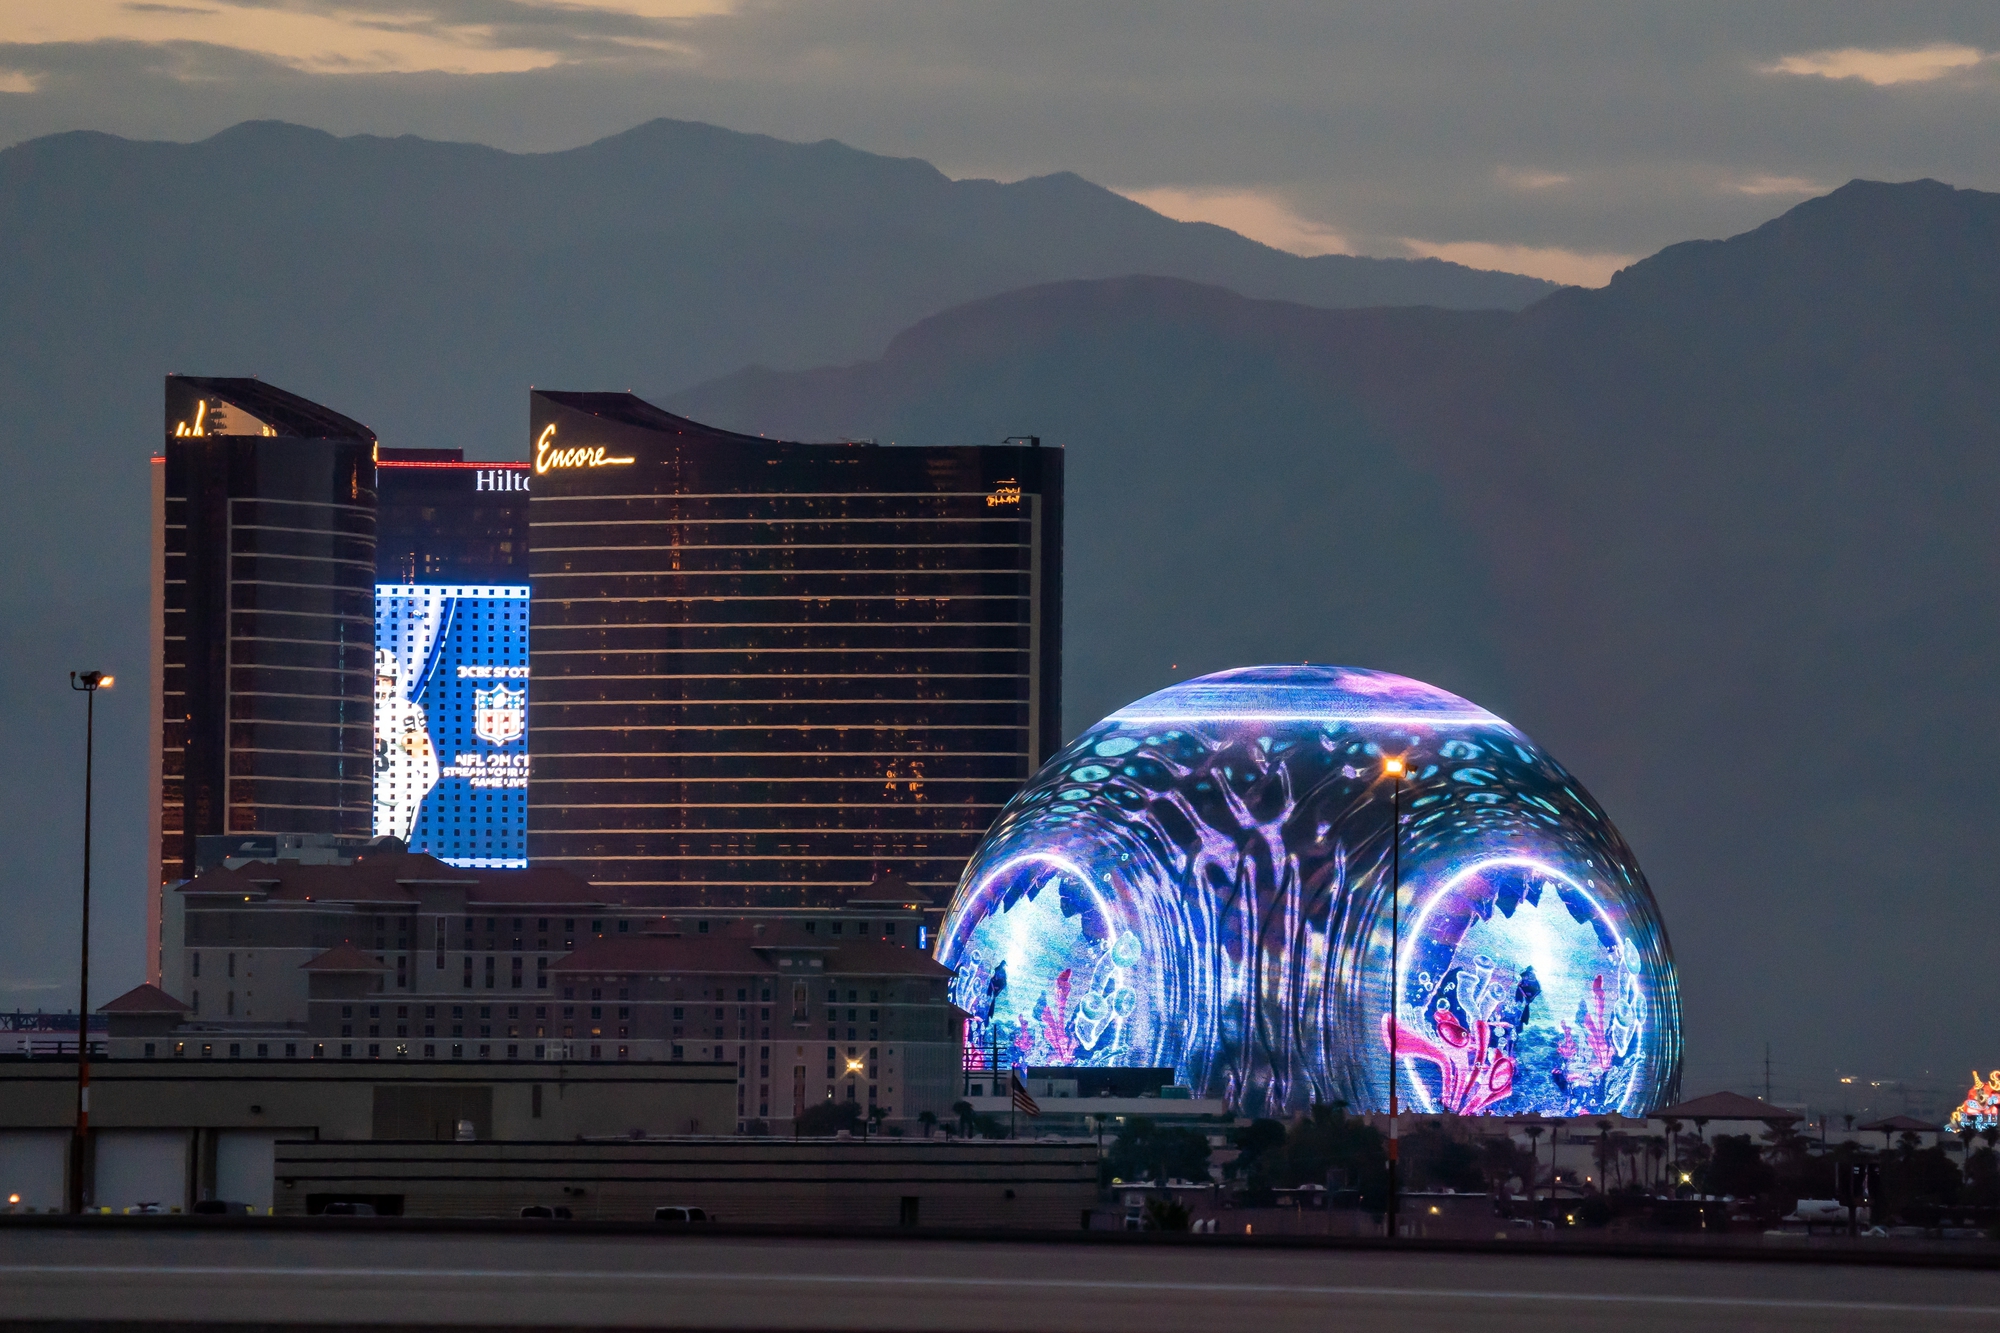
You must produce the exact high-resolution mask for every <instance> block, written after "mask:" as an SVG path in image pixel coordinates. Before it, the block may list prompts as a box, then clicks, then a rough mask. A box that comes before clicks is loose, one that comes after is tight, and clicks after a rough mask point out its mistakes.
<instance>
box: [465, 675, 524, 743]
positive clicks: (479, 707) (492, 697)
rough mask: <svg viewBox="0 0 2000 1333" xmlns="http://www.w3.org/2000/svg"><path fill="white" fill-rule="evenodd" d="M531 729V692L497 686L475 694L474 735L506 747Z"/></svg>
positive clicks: (473, 697) (474, 692) (473, 693)
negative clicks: (529, 717) (529, 704)
mask: <svg viewBox="0 0 2000 1333" xmlns="http://www.w3.org/2000/svg"><path fill="white" fill-rule="evenodd" d="M527 729H528V692H527V691H526V690H510V689H508V688H507V687H506V686H505V685H495V686H494V687H493V688H492V689H490V690H474V691H473V692H472V732H473V734H474V735H475V736H477V737H479V739H480V740H482V741H487V742H489V743H491V744H493V745H505V744H507V743H508V742H510V741H518V740H520V739H521V736H522V734H523V733H524V732H526V731H527Z"/></svg>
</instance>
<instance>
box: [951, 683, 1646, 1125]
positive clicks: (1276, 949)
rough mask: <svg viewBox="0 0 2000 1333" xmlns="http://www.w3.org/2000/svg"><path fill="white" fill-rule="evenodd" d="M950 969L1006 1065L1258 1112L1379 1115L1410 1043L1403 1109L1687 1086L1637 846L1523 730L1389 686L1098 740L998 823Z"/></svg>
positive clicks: (1242, 691) (1443, 695)
mask: <svg viewBox="0 0 2000 1333" xmlns="http://www.w3.org/2000/svg"><path fill="white" fill-rule="evenodd" d="M1399 766H1400V768H1401V769H1402V772H1401V774H1400V776H1399V775H1398V774H1397V773H1396V772H1395V770H1396V769H1397V768H1398V767H1399ZM1398 811H1400V836H1398V835H1397V830H1398V827H1399V826H1398V815H1397V812H1398ZM1392 884H1394V885H1400V892H1399V893H1397V894H1395V895H1393V896H1394V898H1395V901H1396V903H1397V904H1398V906H1397V910H1396V911H1394V912H1392V910H1391V904H1392ZM1392 941H1394V945H1393V947H1392ZM938 958H939V960H940V961H942V962H943V963H945V964H946V965H947V966H949V967H952V968H954V969H955V973H956V974H955V976H954V979H953V981H952V996H953V999H954V1000H955V1001H956V1003H957V1004H958V1005H959V1006H960V1007H961V1008H962V1009H964V1010H965V1011H966V1012H967V1013H969V1014H971V1015H972V1019H971V1023H970V1030H969V1031H968V1033H967V1042H968V1045H970V1046H972V1047H974V1048H977V1049H980V1050H990V1051H995V1052H997V1054H998V1057H999V1059H1000V1062H1001V1063H1002V1064H1003V1065H1036V1066H1040V1065H1086V1066H1165V1067H1171V1068H1173V1069H1174V1070H1175V1071H1176V1073H1177V1074H1178V1076H1179V1078H1180V1081H1181V1082H1183V1083H1185V1084H1187V1085H1189V1086H1191V1087H1192V1088H1193V1089H1194V1092H1195V1095H1196V1096H1198V1097H1221V1098H1223V1099H1225V1100H1227V1101H1228V1102H1230V1103H1231V1105H1232V1106H1234V1107H1235V1108H1237V1109H1238V1110H1239V1111H1240V1112H1242V1113H1243V1114H1248V1115H1283V1114H1288V1113H1291V1112H1296V1111H1300V1110H1303V1109H1305V1108H1306V1107H1308V1106H1310V1105H1311V1104H1313V1103H1316V1102H1321V1103H1332V1102H1337V1101H1344V1102H1346V1103H1347V1104H1348V1106H1350V1107H1351V1108H1353V1109H1355V1110H1357V1111H1385V1110H1387V1109H1388V1106H1389V1069H1390V1049H1391V1045H1392V1042H1393V1045H1394V1049H1395V1052H1396V1068H1397V1071H1398V1072H1397V1101H1398V1104H1399V1105H1400V1107H1401V1108H1402V1109H1403V1110H1404V1111H1407V1112H1419V1113H1430V1114H1456V1115H1528V1114H1542V1115H1551V1116H1578V1115H1592V1114H1616V1115H1640V1114H1644V1113H1645V1112H1647V1111H1649V1110H1651V1109H1653V1108H1654V1107H1656V1106H1659V1105H1664V1104H1667V1103H1670V1102H1671V1101H1672V1100H1673V1099H1674V1098H1675V1097H1676V1096H1677V1095H1678V1091H1679V1089H1678V1085H1679V1081H1680V1052H1681V1039H1680V998H1679V993H1678V989H1677V984H1676V981H1675V975H1674V965H1673V957H1672V955H1671V953H1670V952H1669V950H1668V946H1667V935H1666V929H1665V927H1664V925H1663V924H1662V923H1661V920H1660V914H1659V909H1658V907H1657V906H1656V905H1655V903H1654V902H1653V895H1652V892H1651V891H1650V890H1649V889H1648V888H1647V886H1646V880H1645V876H1644V875H1642V874H1641V873H1640V870H1639V866H1638V863H1637V862H1636V861H1635V860H1634V858H1633V856H1632V853H1631V850H1630V849H1629V848H1627V847H1626V845H1625V842H1624V840H1623V839H1622V838H1620V837H1619V836H1618V831H1617V830H1616V829H1614V828H1613V827H1612V826H1611V822H1610V821H1609V820H1608V819H1606V818H1605V816H1604V812H1603V811H1602V810H1600V809H1599V808H1598V806H1597V804H1596V802H1595V801H1593V800H1591V798H1590V796H1589V794H1588V793H1587V792H1585V791H1584V790H1583V787H1582V785H1581V784H1580V783H1578V782H1577V781H1576V779H1575V778H1573V777H1571V776H1570V775H1569V774H1568V773H1567V772H1565V771H1564V770H1563V768H1562V767H1561V765H1559V764H1557V763H1556V762H1555V760H1553V759H1551V758H1550V757H1549V756H1548V755H1547V754H1545V753H1543V752H1542V751H1541V750H1540V749H1538V748H1537V747H1536V746H1535V744H1534V742H1533V741H1531V740H1529V739H1528V738H1527V737H1526V736H1524V735H1522V734H1521V733H1520V732H1519V731H1516V730H1515V729H1514V728H1513V727H1511V726H1509V725H1508V724H1507V723H1506V722H1504V721H1502V720H1501V719H1500V718H1498V717H1495V716H1494V715H1493V714H1491V713H1488V712H1487V711H1485V710H1484V709H1482V708H1480V707H1478V706H1477V705H1475V704H1472V703H1468V702H1467V701H1466V700H1464V699H1461V698H1459V697H1458V696H1456V695H1453V694H1449V693H1447V692H1446V691H1444V690H1440V689H1437V688H1435V687H1434V686H1430V685H1426V684H1423V683H1422V682H1420V681H1415V680H1410V679H1407V678H1405V677H1402V676H1393V675H1389V674H1386V673H1383V672H1378V671H1364V670H1357V669H1353V668H1346V667H1319V666H1283V667H1248V668H1244V669H1241V670H1235V671H1224V672H1218V673H1217V674H1215V675H1211V676H1203V677H1201V678H1199V679H1196V680H1191V681H1188V682H1186V683H1184V684H1180V685H1175V686H1173V687H1171V688H1169V689H1165V690H1161V691H1160V692H1158V693H1157V694H1152V695H1148V696H1147V697H1146V698H1144V699H1141V700H1139V701H1138V702H1137V703H1134V704H1132V705H1130V706H1128V707H1126V708H1123V709H1120V710H1119V711H1118V712H1116V713H1114V714H1112V715H1111V716H1110V717H1108V718H1106V719H1104V721H1102V722H1100V723H1098V724H1097V725H1096V726H1094V727H1092V728H1090V730H1088V731H1087V732H1085V733H1084V734H1083V735H1082V736H1080V737H1078V738H1077V739H1076V740H1075V741H1074V742H1072V743H1071V744H1070V745H1069V746H1067V747H1066V748H1065V749H1064V750H1063V751H1062V752H1061V753H1060V754H1058V755H1056V756H1055V757H1054V758H1053V759H1051V760H1050V761H1049V762H1048V763H1047V764H1045V765H1044V766H1043V768H1042V770H1041V772H1039V773H1038V774H1036V775H1035V777H1034V779H1033V781H1031V782H1030V783H1029V785H1028V786H1027V788H1026V789H1025V790H1023V791H1022V792H1021V793H1020V794H1019V795H1018V796H1016V797H1015V798H1014V799H1013V800H1012V801H1011V802H1009V803H1008V805H1007V808H1006V809H1005V810H1004V811H1002V812H1001V815H1000V818H999V819H998V820H997V821H995V823H994V825H993V828H992V830H991V831H990V832H989V833H988V834H987V836H986V839H985V841H984V842H983V843H982V844H981V845H980V847H979V850H978V851H977V852H976V853H975V854H974V856H973V858H972V860H971V862H970V863H969V864H968V865H967V867H966V870H965V874H964V877H963V878H962V879H961V880H960V882H959V887H958V891H957V893H956V895H955V896H954V897H953V900H952V904H951V908H950V911H949V912H948V913H947V914H946V917H945V922H944V926H943V928H942V930H941V931H940V932H939V937H938ZM1392 960H1393V968H1394V972H1395V976H1396V980H1395V983H1394V1003H1393V1005H1392V1003H1391V994H1392V990H1391V986H1392V983H1391V971H1392Z"/></svg>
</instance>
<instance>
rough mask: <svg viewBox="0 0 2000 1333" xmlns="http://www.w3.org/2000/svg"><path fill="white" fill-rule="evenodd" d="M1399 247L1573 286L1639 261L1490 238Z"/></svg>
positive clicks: (1598, 283)
mask: <svg viewBox="0 0 2000 1333" xmlns="http://www.w3.org/2000/svg"><path fill="white" fill-rule="evenodd" d="M1403 246H1404V248H1406V249H1407V250H1408V251H1409V252H1410V253H1411V254H1413V255H1416V256H1417V257H1418V258H1420V259H1448V260H1450V261H1451V262H1452V263H1454V264H1463V265H1465V266H1466V267H1467V268H1485V269H1499V270H1501V271H1503V272H1507V273H1525V274H1527V275H1528V276H1529V277H1533V278H1547V279H1548V280H1549V281H1550V282H1563V283H1569V284H1571V285H1572V286H1576V287H1602V286H1603V285H1604V284H1605V283H1607V282H1610V281H1611V275H1612V274H1614V273H1616V272H1617V271H1618V270H1619V269H1621V268H1624V267H1626V266H1627V265H1629V264H1635V263H1637V262H1638V261H1639V256H1638V255H1622V254H1603V253H1599V252H1595V251H1584V250H1565V249H1562V248H1560V247H1557V246H1542V245H1504V244H1500V243H1497V242H1493V241H1418V240H1411V239H1407V238H1406V239H1405V240H1404V241H1403Z"/></svg>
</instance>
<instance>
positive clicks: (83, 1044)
mask: <svg viewBox="0 0 2000 1333" xmlns="http://www.w3.org/2000/svg"><path fill="white" fill-rule="evenodd" d="M111 679H112V678H111V676H110V674H109V673H107V672H103V671H72V672H70V673H69V687H70V688H71V689H73V690H77V691H80V692H81V693H82V694H83V699H84V704H83V959H82V962H81V964H80V965H79V966H78V968H77V983H76V1133H75V1135H74V1136H73V1137H72V1138H71V1139H70V1145H69V1199H68V1203H69V1211H70V1212H72V1213H80V1212H82V1211H83V1167H84V1162H85V1160H86V1158H85V1149H84V1144H85V1142H86V1140H87V1137H88V1135H89V1133H90V779H91V763H92V759H93V750H94V749H95V744H96V740H97V692H98V691H99V690H108V689H110V688H111Z"/></svg>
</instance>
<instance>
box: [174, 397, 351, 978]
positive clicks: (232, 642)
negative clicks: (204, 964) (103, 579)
mask: <svg viewBox="0 0 2000 1333" xmlns="http://www.w3.org/2000/svg"><path fill="white" fill-rule="evenodd" d="M374 450H375V436H374V433H373V432H372V431H370V430H369V429H368V428H367V427H366V426H363V425H362V424H361V423H360V422H357V421H352V420H349V419H348V418H347V417H344V416H342V415H340V414H339V413H338V412H334V411H331V410H329V409H327V408H324V407H321V406H320V405H319V404H317V403H313V402H309V401H307V400H306V399H304V398H300V397H298V396H297V395H296V394H290V393H286V392H285V391H284V390H282V389H278V388H274V387H272V386H271V385H268V384H264V383H261V382H259V381H257V380H250V379H196V378H191V377H183V376H177V375H174V376H168V377H167V382H166V447H165V449H164V457H163V458H161V459H159V460H156V466H157V475H158V478H159V480H158V482H157V484H156V486H155V488H154V495H155V515H154V521H155V528H156V533H155V542H156V550H157V551H158V553H159V555H158V561H159V562H158V564H157V565H156V578H157V579H158V583H159V588H158V599H159V600H158V619H157V620H156V622H155V635H156V644H155V666H156V670H155V673H154V678H155V680H156V681H157V682H158V687H157V688H158V691H159V693H158V696H157V701H156V704H155V707H156V709H157V715H158V719H159V730H158V732H157V734H158V736H159V739H160V755H159V783H158V786H159V799H158V801H157V803H156V809H157V811H158V815H157V819H158V829H157V834H158V840H157V846H158V849H159V877H160V885H161V886H162V887H164V886H165V885H167V884H171V883H174V882H176V881H178V880H181V879H185V878H188V877H191V876H192V875H193V874H194V873H195V854H196V840H197V839H198V838H201V837H204V836H210V835H218V834H235V833H326V834H336V835H351V836H355V837H362V838H365V837H367V836H368V827H369V802H370V777H369V774H370V766H371V758H370V751H371V741H372V737H371V728H372V723H373V716H374V714H373V706H372V700H373V655H374V609H373V596H374V587H373V585H374V581H375V467H374ZM158 910H159V905H158V903H157V901H156V902H155V903H154V905H153V913H154V915H155V919H154V921H153V925H154V927H155V938H157V927H158V924H159V923H158V919H157V913H158ZM155 964H156V966H157V959H155Z"/></svg>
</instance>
